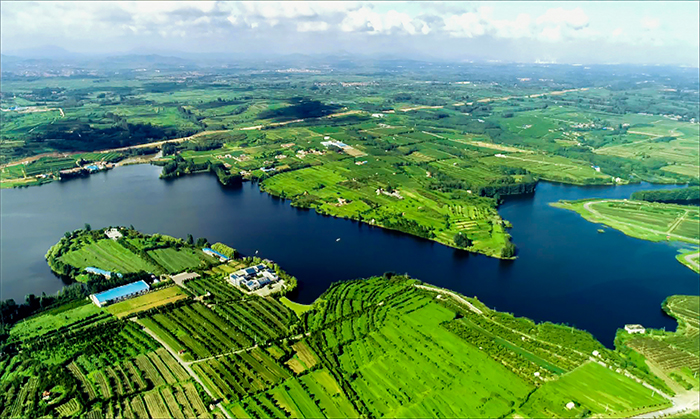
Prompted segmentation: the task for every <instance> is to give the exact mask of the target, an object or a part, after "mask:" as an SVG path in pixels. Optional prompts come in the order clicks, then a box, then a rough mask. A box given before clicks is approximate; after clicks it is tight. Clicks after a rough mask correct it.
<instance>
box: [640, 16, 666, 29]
mask: <svg viewBox="0 0 700 419" xmlns="http://www.w3.org/2000/svg"><path fill="white" fill-rule="evenodd" d="M640 23H641V24H642V27H643V28H644V29H648V30H655V29H658V28H659V26H661V23H660V22H659V19H653V18H650V17H645V18H644V19H642V21H641V22H640Z"/></svg>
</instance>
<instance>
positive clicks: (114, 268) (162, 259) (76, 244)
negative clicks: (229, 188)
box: [46, 228, 215, 281]
mask: <svg viewBox="0 0 700 419" xmlns="http://www.w3.org/2000/svg"><path fill="white" fill-rule="evenodd" d="M106 230H107V229H100V230H94V231H88V230H76V231H74V232H72V233H67V236H66V237H63V238H62V239H61V240H60V241H59V242H58V243H57V244H56V245H54V246H53V247H52V248H51V249H49V252H48V253H47V254H46V258H47V260H48V262H49V266H50V267H51V269H53V270H54V272H56V273H59V274H63V275H68V276H72V277H74V278H75V279H76V280H78V281H86V280H87V279H89V277H88V276H87V275H86V274H85V272H84V270H85V268H88V267H95V268H99V269H103V270H106V271H109V272H113V273H120V274H127V273H135V272H139V271H145V272H148V273H154V274H165V273H177V272H181V271H184V270H188V269H192V268H208V267H210V266H211V265H212V264H214V263H215V261H214V260H213V259H212V258H209V257H207V256H206V255H205V254H204V253H202V251H201V250H200V249H198V248H196V247H195V246H193V245H190V244H187V243H185V242H184V241H183V240H181V239H176V238H173V237H169V236H165V235H160V234H154V235H150V236H149V235H145V234H141V233H139V232H137V231H135V230H131V229H127V228H120V229H119V230H120V231H121V233H122V234H123V237H121V238H119V239H118V240H112V239H109V238H107V236H106V234H105V231H106ZM65 265H68V266H70V267H72V268H75V269H77V270H78V272H77V273H76V272H75V271H71V270H69V269H67V268H66V266H65Z"/></svg>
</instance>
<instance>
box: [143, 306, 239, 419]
mask: <svg viewBox="0 0 700 419" xmlns="http://www.w3.org/2000/svg"><path fill="white" fill-rule="evenodd" d="M132 320H133V319H132ZM143 331H144V332H146V333H148V335H149V336H151V337H152V338H153V339H155V340H156V341H157V342H158V343H160V344H161V345H162V346H163V347H164V348H165V349H166V350H167V351H168V352H170V355H172V356H173V358H175V359H176V360H177V362H179V363H180V365H182V368H184V369H185V371H187V373H188V374H189V375H190V376H191V377H192V378H193V379H194V380H195V381H196V382H198V383H199V385H200V386H202V388H203V389H204V391H206V393H207V394H208V395H209V397H211V398H212V399H216V397H215V396H214V394H212V392H211V390H209V388H207V386H205V385H204V383H203V382H202V380H200V379H199V376H197V374H196V373H195V372H194V370H192V368H191V367H190V363H188V362H185V361H183V360H182V359H180V356H179V355H178V354H177V353H176V352H175V351H174V350H173V349H172V348H171V347H170V346H168V345H167V344H166V343H165V342H164V341H162V340H161V339H160V337H158V335H156V334H155V333H154V332H153V331H152V330H150V329H149V328H147V327H145V326H144V327H143ZM216 407H218V408H219V409H221V411H222V412H223V413H224V415H226V417H227V418H229V419H232V418H233V416H231V414H230V413H229V412H228V411H227V410H226V409H225V408H224V406H223V405H222V404H221V403H217V405H216Z"/></svg>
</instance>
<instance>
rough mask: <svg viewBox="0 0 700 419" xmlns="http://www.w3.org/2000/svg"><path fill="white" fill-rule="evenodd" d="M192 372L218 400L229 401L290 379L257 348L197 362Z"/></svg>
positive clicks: (280, 367)
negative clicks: (201, 379)
mask: <svg viewBox="0 0 700 419" xmlns="http://www.w3.org/2000/svg"><path fill="white" fill-rule="evenodd" d="M193 369H194V370H195V371H196V372H197V373H198V375H199V376H200V377H202V378H203V380H204V381H205V383H206V384H207V386H208V387H209V388H210V389H212V391H214V392H215V393H218V396H219V397H226V398H231V399H239V398H241V397H244V396H245V395H246V394H248V393H251V392H258V391H261V390H265V389H267V388H269V387H270V386H272V385H274V384H276V383H278V382H280V381H282V380H284V379H286V378H288V377H290V376H291V373H290V372H289V371H288V370H287V369H286V368H285V367H283V366H282V365H280V364H279V363H278V362H277V361H275V360H274V359H272V358H271V357H270V356H269V355H268V354H267V353H266V352H264V351H262V350H260V349H258V348H255V349H253V350H252V351H250V352H241V353H238V354H235V355H227V356H225V357H221V358H217V359H211V360H207V361H204V362H199V363H196V364H194V365H193Z"/></svg>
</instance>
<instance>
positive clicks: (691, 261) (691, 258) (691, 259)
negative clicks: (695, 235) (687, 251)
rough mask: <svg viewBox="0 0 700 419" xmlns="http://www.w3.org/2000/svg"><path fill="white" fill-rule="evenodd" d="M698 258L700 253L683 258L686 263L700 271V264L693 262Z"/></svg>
mask: <svg viewBox="0 0 700 419" xmlns="http://www.w3.org/2000/svg"><path fill="white" fill-rule="evenodd" d="M698 256H700V252H698V253H693V254H692V255H685V256H684V257H683V259H685V261H686V262H687V263H689V264H691V265H693V266H695V269H700V263H698V262H696V261H694V260H693V259H695V258H697V257H698Z"/></svg>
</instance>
